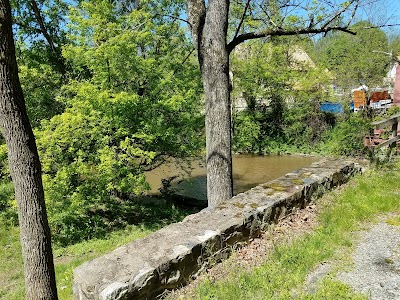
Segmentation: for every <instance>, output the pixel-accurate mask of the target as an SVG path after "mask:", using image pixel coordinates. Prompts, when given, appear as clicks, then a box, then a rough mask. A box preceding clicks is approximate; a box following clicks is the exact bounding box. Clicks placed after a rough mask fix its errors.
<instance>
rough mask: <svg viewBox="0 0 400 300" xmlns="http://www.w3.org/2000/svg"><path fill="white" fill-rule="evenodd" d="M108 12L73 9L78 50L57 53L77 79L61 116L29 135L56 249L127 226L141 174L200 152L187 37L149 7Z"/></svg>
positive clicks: (108, 8) (98, 4)
mask: <svg viewBox="0 0 400 300" xmlns="http://www.w3.org/2000/svg"><path fill="white" fill-rule="evenodd" d="M115 10H116V6H114V5H113V4H111V3H110V2H109V1H90V2H84V1H83V2H81V4H80V6H78V7H77V8H75V9H73V10H72V14H71V16H70V18H71V20H72V21H73V22H72V25H71V26H73V28H72V29H73V34H74V38H73V39H74V40H75V41H76V43H75V44H69V45H68V46H65V48H64V52H63V53H64V55H65V57H66V59H67V61H68V62H69V63H70V65H71V66H72V67H73V70H74V72H77V73H76V75H77V78H78V79H79V80H75V81H72V80H71V81H70V82H69V84H68V85H65V86H64V87H63V89H62V90H61V93H60V96H59V97H58V99H57V100H58V101H59V102H61V103H65V104H66V106H67V108H66V109H65V111H64V112H63V113H62V114H59V115H56V116H54V117H53V118H52V119H50V120H43V121H42V123H41V126H40V128H38V129H37V130H36V131H35V135H36V138H37V144H38V149H39V152H40V156H41V161H42V166H43V174H44V175H43V179H44V186H45V194H46V200H47V203H48V212H49V221H50V225H51V227H52V230H53V236H54V239H55V241H56V242H59V243H61V244H68V243H72V242H76V241H79V240H81V239H86V238H90V237H95V236H99V235H102V234H104V233H105V232H107V231H108V230H110V229H112V228H115V227H120V226H125V225H126V224H127V223H129V222H134V219H133V218H131V216H129V211H132V209H134V208H135V206H136V204H135V197H136V196H138V195H141V194H142V193H143V192H145V191H146V190H147V189H148V184H147V183H146V178H145V175H144V171H146V170H149V169H152V168H154V167H157V166H158V165H159V164H160V163H162V162H163V161H164V159H165V158H166V157H169V156H172V157H177V158H185V157H188V156H193V155H196V154H197V153H198V151H199V149H201V147H202V144H203V141H202V137H203V116H202V115H201V113H200V108H199V105H200V101H199V100H200V97H199V95H200V94H201V85H200V82H199V80H198V74H199V70H198V67H197V66H196V63H195V61H194V59H193V58H192V57H189V56H188V54H190V51H191V45H190V43H189V42H188V41H187V38H186V35H185V31H184V30H183V29H181V28H180V27H179V26H178V24H175V23H171V22H166V21H165V20H164V19H162V18H161V19H159V18H153V19H152V18H151V14H152V13H153V12H152V11H148V10H147V8H146V7H143V8H141V9H136V10H134V11H132V12H131V13H129V14H122V15H118V13H117V12H116V11H115ZM132 28H135V30H132ZM183 63H184V64H183ZM80 70H87V72H83V71H82V72H81V71H80ZM149 70H152V72H149ZM127 214H128V215H127Z"/></svg>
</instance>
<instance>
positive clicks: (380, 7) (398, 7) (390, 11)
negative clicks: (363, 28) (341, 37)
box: [358, 0, 400, 34]
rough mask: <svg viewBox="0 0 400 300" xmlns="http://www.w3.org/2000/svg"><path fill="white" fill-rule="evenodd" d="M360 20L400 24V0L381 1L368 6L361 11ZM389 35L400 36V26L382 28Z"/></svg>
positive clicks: (381, 23) (379, 23) (380, 23)
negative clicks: (395, 34)
mask: <svg viewBox="0 0 400 300" xmlns="http://www.w3.org/2000/svg"><path fill="white" fill-rule="evenodd" d="M358 17H359V18H364V19H365V18H367V19H369V18H371V19H372V22H373V23H378V25H383V24H400V0H379V1H378V2H377V3H374V4H371V5H366V6H365V7H362V8H361V9H360V14H359V15H358ZM382 29H384V30H385V31H386V32H388V33H391V32H392V33H398V34H400V25H399V26H393V27H382Z"/></svg>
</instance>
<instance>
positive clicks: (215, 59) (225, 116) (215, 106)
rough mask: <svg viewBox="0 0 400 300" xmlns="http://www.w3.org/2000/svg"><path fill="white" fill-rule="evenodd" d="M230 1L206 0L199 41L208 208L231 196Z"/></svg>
mask: <svg viewBox="0 0 400 300" xmlns="http://www.w3.org/2000/svg"><path fill="white" fill-rule="evenodd" d="M228 10H229V1H225V0H224V1H221V0H214V1H209V5H208V8H207V15H206V19H205V23H204V28H203V35H202V40H201V42H200V45H199V46H200V47H199V54H200V57H201V60H200V63H201V71H202V76H203V85H204V91H205V96H206V155H207V197H208V203H209V207H215V206H216V205H218V203H220V202H222V201H225V200H228V199H230V198H231V197H232V196H233V182H232V154H231V106H230V91H229V54H228V50H227V44H226V34H227V27H228Z"/></svg>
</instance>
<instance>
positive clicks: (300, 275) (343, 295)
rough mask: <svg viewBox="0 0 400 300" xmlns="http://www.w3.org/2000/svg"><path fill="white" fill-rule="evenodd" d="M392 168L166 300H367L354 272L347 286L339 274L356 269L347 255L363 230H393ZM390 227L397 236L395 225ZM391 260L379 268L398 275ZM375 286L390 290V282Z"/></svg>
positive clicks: (322, 202)
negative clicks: (376, 227) (388, 226)
mask: <svg viewBox="0 0 400 300" xmlns="http://www.w3.org/2000/svg"><path fill="white" fill-rule="evenodd" d="M399 167H400V164H399V163H397V164H395V165H393V166H391V168H385V169H380V170H369V171H367V172H366V173H365V174H364V175H362V176H358V177H357V178H355V179H354V180H352V181H350V183H348V184H347V185H345V186H342V187H340V188H339V189H337V190H335V191H333V192H330V193H328V194H327V195H325V196H323V197H322V198H321V199H319V200H318V201H317V202H316V203H315V204H312V205H311V206H309V207H308V208H307V209H305V210H303V211H299V212H297V213H295V214H292V215H290V216H288V217H287V218H286V219H285V220H284V221H283V222H281V223H279V224H278V225H276V226H274V227H271V229H270V230H269V231H267V232H266V233H265V234H264V235H262V236H261V237H260V238H257V239H254V240H253V241H252V243H250V244H249V245H247V246H246V247H244V248H242V249H240V250H239V251H237V252H236V253H235V255H233V256H232V257H231V258H230V259H229V260H227V261H225V262H223V263H222V264H219V265H217V266H216V267H214V268H212V269H210V270H208V271H207V273H205V274H202V275H201V276H200V277H199V278H198V279H197V280H195V281H193V282H192V283H191V284H190V285H189V286H188V287H185V288H183V289H181V290H179V291H176V292H174V293H171V294H169V295H168V296H167V297H166V298H167V299H292V298H296V299H367V297H368V293H370V294H371V293H372V292H370V291H368V289H367V290H365V289H364V290H356V289H352V288H351V287H350V285H349V284H352V283H354V282H355V281H356V280H357V281H358V285H354V287H355V288H356V287H357V286H363V287H364V288H365V285H362V284H361V283H360V281H362V280H363V279H362V277H361V279H360V278H358V277H356V276H355V275H354V276H353V277H352V278H353V279H352V280H350V282H349V283H347V282H345V281H344V280H343V279H340V277H339V274H345V272H349V273H351V272H352V270H356V269H357V263H354V262H353V256H354V257H356V255H357V254H356V253H357V252H356V249H357V246H358V245H359V244H360V243H362V236H363V234H364V235H368V232H369V231H368V229H369V228H372V229H373V228H374V226H375V225H376V224H378V223H382V222H383V223H384V224H388V223H391V225H390V226H392V229H393V226H394V225H400V218H399V217H398V215H399V213H400V200H399V199H400V197H399V187H398V182H399V179H400V171H399ZM389 212H391V215H390V216H388V215H387V214H388V213H389ZM381 226H382V225H381ZM383 227H385V226H383ZM396 229H397V232H400V227H398V226H397V227H395V230H396ZM384 234H385V232H382V235H384ZM397 246H398V245H397ZM373 250H374V249H371V248H369V249H368V250H367V252H368V251H369V252H371V251H373ZM397 258H398V256H396V254H395V253H394V254H393V255H392V254H387V257H386V258H385V257H384V258H383V262H384V264H383V265H382V268H384V267H388V268H389V269H390V270H392V271H393V269H394V270H397V269H396V268H397V267H398V264H399V261H398V260H397ZM385 259H386V261H385ZM385 264H386V266H385ZM356 278H357V279H356ZM378 284H379V286H380V288H382V286H387V287H388V289H389V288H392V289H393V285H389V284H386V283H384V282H381V283H378ZM381 285H382V286H381ZM388 293H390V291H389V292H388ZM375 299H377V298H375ZM379 299H398V298H390V297H386V298H379Z"/></svg>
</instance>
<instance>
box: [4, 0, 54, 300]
mask: <svg viewBox="0 0 400 300" xmlns="http://www.w3.org/2000/svg"><path fill="white" fill-rule="evenodd" d="M0 90H1V93H0V126H1V129H2V132H3V135H4V138H5V140H6V143H7V146H8V159H9V165H10V173H11V177H12V180H13V183H14V188H15V198H16V200H17V204H18V218H19V225H20V235H21V244H22V253H23V257H24V269H25V285H26V299H57V289H56V282H55V274H54V263H53V254H52V250H51V239H50V229H49V226H48V222H47V215H46V206H45V202H44V193H43V185H42V177H41V176H42V174H41V166H40V161H39V156H38V153H37V149H36V143H35V139H34V136H33V132H32V128H31V125H30V123H29V120H28V115H27V113H26V109H25V103H24V96H23V93H22V89H21V85H20V82H19V78H18V68H17V62H16V58H15V45H14V40H13V33H12V21H11V7H10V3H9V0H1V1H0Z"/></svg>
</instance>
